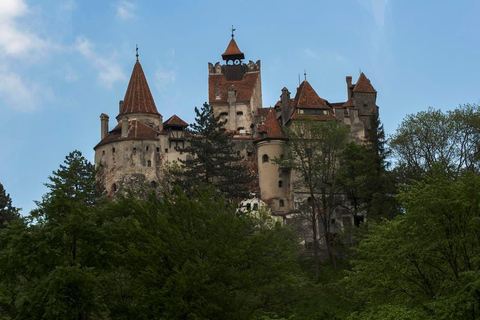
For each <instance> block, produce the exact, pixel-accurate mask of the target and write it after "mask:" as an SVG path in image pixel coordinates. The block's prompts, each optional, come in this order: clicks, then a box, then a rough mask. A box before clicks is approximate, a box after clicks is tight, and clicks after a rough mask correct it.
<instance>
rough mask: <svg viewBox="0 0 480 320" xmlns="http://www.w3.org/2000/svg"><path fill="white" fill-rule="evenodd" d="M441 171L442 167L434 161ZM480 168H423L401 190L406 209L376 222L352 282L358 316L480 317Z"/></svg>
mask: <svg viewBox="0 0 480 320" xmlns="http://www.w3.org/2000/svg"><path fill="white" fill-rule="evenodd" d="M435 171H436V172H440V171H441V169H440V168H436V170H435ZM479 190H480V175H478V174H477V173H473V172H470V171H467V172H465V173H463V174H461V176H460V177H459V178H458V179H457V180H453V179H451V178H449V177H446V175H445V174H442V173H437V174H435V175H434V176H432V175H430V176H426V177H425V178H424V180H423V181H421V182H417V183H414V184H413V185H410V186H408V187H407V188H406V190H405V191H403V192H402V193H401V194H400V196H399V197H400V200H401V202H402V204H403V206H404V208H405V211H406V212H405V214H404V215H400V216H397V217H396V218H395V219H394V220H392V221H383V222H382V223H379V224H377V225H375V226H373V227H372V228H370V230H369V232H368V233H367V235H366V236H365V238H364V239H363V240H362V241H361V243H360V245H359V247H358V248H357V249H356V252H357V255H358V256H357V258H356V259H355V260H354V261H352V263H353V266H354V268H353V271H352V272H351V273H350V274H349V277H348V283H349V284H350V288H351V289H352V292H354V293H355V295H356V297H357V298H358V299H359V300H361V301H363V303H364V304H365V306H366V307H365V309H364V310H363V312H360V313H359V314H357V318H361V319H393V318H396V316H398V315H399V314H402V313H403V314H404V315H403V316H402V317H401V318H408V319H478V317H479V315H480V284H479V281H478V274H479V271H480V260H479V257H480V243H479V242H478V239H479V237H480V231H479V230H480V228H479V226H480V225H479V221H480V206H479V204H480V200H479V199H480V191H479Z"/></svg>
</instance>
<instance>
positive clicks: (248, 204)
mask: <svg viewBox="0 0 480 320" xmlns="http://www.w3.org/2000/svg"><path fill="white" fill-rule="evenodd" d="M247 210H248V211H250V210H252V205H251V204H250V203H247Z"/></svg>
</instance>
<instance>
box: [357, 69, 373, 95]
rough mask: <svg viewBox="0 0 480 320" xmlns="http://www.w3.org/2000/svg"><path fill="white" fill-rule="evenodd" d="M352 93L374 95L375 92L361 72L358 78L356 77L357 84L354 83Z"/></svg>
mask: <svg viewBox="0 0 480 320" xmlns="http://www.w3.org/2000/svg"><path fill="white" fill-rule="evenodd" d="M353 92H364V93H376V92H377V90H375V89H374V88H373V86H372V84H371V83H370V80H368V78H367V77H366V76H365V74H364V73H363V72H362V73H361V74H360V77H358V80H357V83H355V88H353Z"/></svg>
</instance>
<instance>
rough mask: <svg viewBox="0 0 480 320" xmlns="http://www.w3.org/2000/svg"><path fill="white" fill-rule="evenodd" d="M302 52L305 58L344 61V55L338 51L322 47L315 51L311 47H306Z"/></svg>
mask: <svg viewBox="0 0 480 320" xmlns="http://www.w3.org/2000/svg"><path fill="white" fill-rule="evenodd" d="M300 54H301V55H302V56H304V57H305V58H312V59H324V60H336V61H342V60H343V59H344V57H343V56H342V55H340V54H338V53H335V52H332V51H328V50H325V49H321V50H320V51H319V52H315V51H313V50H312V49H310V48H304V49H302V50H301V51H300Z"/></svg>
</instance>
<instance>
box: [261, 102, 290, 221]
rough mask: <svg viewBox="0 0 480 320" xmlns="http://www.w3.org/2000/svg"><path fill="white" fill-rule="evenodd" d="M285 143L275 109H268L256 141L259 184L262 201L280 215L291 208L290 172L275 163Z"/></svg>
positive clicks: (280, 155)
mask: <svg viewBox="0 0 480 320" xmlns="http://www.w3.org/2000/svg"><path fill="white" fill-rule="evenodd" d="M263 110H265V109H263ZM284 143H285V138H284V136H283V134H282V129H281V127H280V124H279V123H278V121H277V119H276V112H275V109H274V108H268V113H267V115H266V118H265V121H264V123H263V124H260V125H259V128H258V137H257V139H255V141H254V144H255V147H256V154H257V163H258V184H259V187H260V197H261V199H262V200H264V201H265V202H267V203H269V206H270V208H271V209H272V210H273V212H274V213H276V214H280V215H284V214H286V213H287V212H288V211H289V209H290V207H291V204H290V200H289V199H290V198H291V197H290V196H289V193H290V192H289V190H290V188H291V184H290V172H289V171H288V170H287V169H283V168H281V167H280V165H278V164H276V163H275V162H274V161H273V160H274V159H275V158H277V159H280V158H281V157H282V153H283V144H284Z"/></svg>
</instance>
